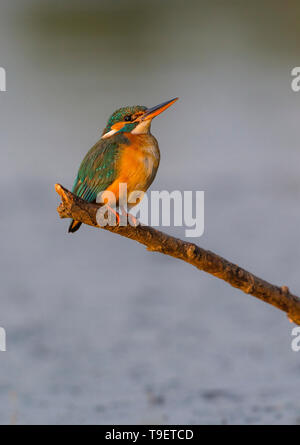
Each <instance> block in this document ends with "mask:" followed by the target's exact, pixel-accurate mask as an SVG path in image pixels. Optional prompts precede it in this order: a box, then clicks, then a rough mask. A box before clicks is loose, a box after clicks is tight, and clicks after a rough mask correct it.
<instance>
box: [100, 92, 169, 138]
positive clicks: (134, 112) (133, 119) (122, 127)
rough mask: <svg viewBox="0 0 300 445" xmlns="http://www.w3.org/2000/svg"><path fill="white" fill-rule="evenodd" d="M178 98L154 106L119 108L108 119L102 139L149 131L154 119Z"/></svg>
mask: <svg viewBox="0 0 300 445" xmlns="http://www.w3.org/2000/svg"><path fill="white" fill-rule="evenodd" d="M177 99H178V97H176V98H175V99H172V100H168V101H167V102H163V103H162V104H159V105H156V106H155V107H152V108H147V107H143V106H141V105H134V106H132V107H123V108H119V109H118V110H117V111H115V112H114V113H113V114H112V115H111V116H110V118H109V119H108V122H107V125H106V127H105V128H104V130H103V133H102V139H106V138H109V137H110V136H112V135H113V134H116V133H121V132H122V133H133V134H145V133H149V131H150V125H151V121H152V119H153V118H154V117H155V116H158V115H159V114H160V113H162V112H163V111H164V110H166V109H167V108H169V107H170V106H171V105H172V104H173V103H174V102H176V100H177Z"/></svg>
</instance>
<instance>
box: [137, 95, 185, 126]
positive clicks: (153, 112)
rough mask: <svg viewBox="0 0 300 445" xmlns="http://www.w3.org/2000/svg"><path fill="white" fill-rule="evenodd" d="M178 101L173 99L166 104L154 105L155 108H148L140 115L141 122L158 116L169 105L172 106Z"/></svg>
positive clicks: (176, 98)
mask: <svg viewBox="0 0 300 445" xmlns="http://www.w3.org/2000/svg"><path fill="white" fill-rule="evenodd" d="M177 100H178V97H175V99H171V100H168V101H167V102H163V103H162V104H159V105H156V106H155V107H152V108H148V109H147V110H146V111H145V113H144V114H143V115H142V117H141V120H142V121H144V120H148V119H153V118H154V117H155V116H158V115H159V114H160V113H162V112H163V111H165V110H166V109H167V108H169V107H170V106H171V105H173V104H174V103H175V102H176V101H177Z"/></svg>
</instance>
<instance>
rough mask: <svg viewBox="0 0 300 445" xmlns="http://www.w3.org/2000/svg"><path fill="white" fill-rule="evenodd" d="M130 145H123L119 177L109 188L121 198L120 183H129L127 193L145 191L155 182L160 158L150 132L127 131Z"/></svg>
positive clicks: (117, 197)
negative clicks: (133, 132) (132, 132)
mask: <svg viewBox="0 0 300 445" xmlns="http://www.w3.org/2000/svg"><path fill="white" fill-rule="evenodd" d="M126 137H127V138H128V139H129V140H130V145H126V146H124V147H123V152H122V155H121V158H120V165H119V175H118V178H117V179H116V180H115V181H114V182H113V183H112V184H111V186H110V187H109V188H108V189H107V190H109V191H112V192H113V193H114V194H115V196H116V199H117V200H118V199H119V184H120V183H126V184H127V195H129V194H130V193H131V192H133V191H135V190H138V191H143V192H145V191H146V190H147V189H148V187H149V186H150V185H151V183H152V182H153V180H154V178H155V175H156V172H157V169H158V166H159V160H160V152H159V148H158V144H157V141H156V139H155V138H154V137H153V136H152V135H150V134H141V135H140V134H137V135H135V134H131V133H126Z"/></svg>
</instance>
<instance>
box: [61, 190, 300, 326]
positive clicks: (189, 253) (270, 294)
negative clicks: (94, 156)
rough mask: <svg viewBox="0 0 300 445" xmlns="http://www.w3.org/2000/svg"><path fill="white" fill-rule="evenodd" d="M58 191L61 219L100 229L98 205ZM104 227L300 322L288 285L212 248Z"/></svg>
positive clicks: (143, 230)
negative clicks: (273, 281) (270, 280)
mask: <svg viewBox="0 0 300 445" xmlns="http://www.w3.org/2000/svg"><path fill="white" fill-rule="evenodd" d="M55 190H56V192H57V193H58V194H59V195H60V197H61V200H62V202H61V204H60V205H59V207H58V208H57V211H58V213H59V215H60V217H61V218H73V219H75V220H77V221H81V222H83V223H84V224H88V225H90V226H95V227H98V228H100V226H98V224H97V219H96V213H97V210H98V209H99V205H98V204H92V203H88V202H86V201H83V200H82V199H80V198H78V197H77V196H75V195H73V193H71V192H70V191H69V190H67V189H65V188H64V187H62V186H61V185H59V184H56V185H55ZM101 228H102V229H105V230H109V231H110V232H114V233H117V234H119V235H121V236H125V237H126V238H130V239H133V240H135V241H138V242H139V243H141V244H144V245H145V246H146V247H147V249H148V250H150V251H156V252H160V253H163V254H165V255H169V256H172V257H174V258H178V259H180V260H183V261H185V262H187V263H190V264H192V265H193V266H195V267H197V268H198V269H200V270H203V271H205V272H207V273H209V274H211V275H214V276H215V277H217V278H220V279H222V280H224V281H226V282H227V283H229V284H231V286H233V287H236V288H238V289H240V290H242V291H243V292H245V293H247V294H250V295H253V296H254V297H256V298H259V299H260V300H263V301H265V302H266V303H269V304H271V305H272V306H275V307H277V308H278V309H281V310H282V311H284V312H286V313H287V315H288V318H289V319H290V321H293V322H294V323H296V324H298V325H300V298H299V297H297V296H296V295H293V294H292V293H291V292H290V291H289V288H288V287H287V286H281V287H280V286H275V285H273V284H271V283H268V282H267V281H265V280H262V279H261V278H259V277H257V276H255V275H253V274H252V273H250V272H248V271H247V270H245V269H242V268H241V267H239V266H238V265H236V264H233V263H231V262H230V261H228V260H226V259H225V258H222V257H221V256H219V255H217V254H215V253H213V252H211V251H209V250H205V249H202V248H201V247H199V246H197V245H196V244H193V243H190V242H186V241H182V240H180V239H178V238H175V237H173V236H170V235H167V234H166V233H163V232H161V231H159V230H156V229H154V228H152V227H149V226H145V225H138V226H137V227H132V226H131V225H127V226H125V227H124V226H119V225H116V226H105V227H101Z"/></svg>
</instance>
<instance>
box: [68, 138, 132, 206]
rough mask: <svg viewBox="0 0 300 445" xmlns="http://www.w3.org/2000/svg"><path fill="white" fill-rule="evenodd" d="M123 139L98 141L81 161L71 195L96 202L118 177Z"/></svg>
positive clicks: (124, 141)
mask: <svg viewBox="0 0 300 445" xmlns="http://www.w3.org/2000/svg"><path fill="white" fill-rule="evenodd" d="M126 141H128V140H127V139H125V138H123V137H111V138H109V139H107V140H106V139H100V141H99V142H97V143H96V144H95V145H94V146H93V147H92V148H91V149H90V151H89V152H88V153H87V154H86V156H85V158H84V159H83V161H82V163H81V165H80V168H79V171H78V175H77V178H76V180H75V183H74V186H73V190H72V191H73V193H74V194H75V195H77V196H79V197H80V198H82V199H84V200H85V201H88V202H93V201H95V200H96V198H97V195H98V193H100V192H102V191H103V190H106V189H107V188H108V187H109V186H110V185H111V184H112V183H113V182H114V180H115V179H116V178H117V176H118V160H119V158H120V153H121V150H122V146H123V145H124V143H126Z"/></svg>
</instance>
